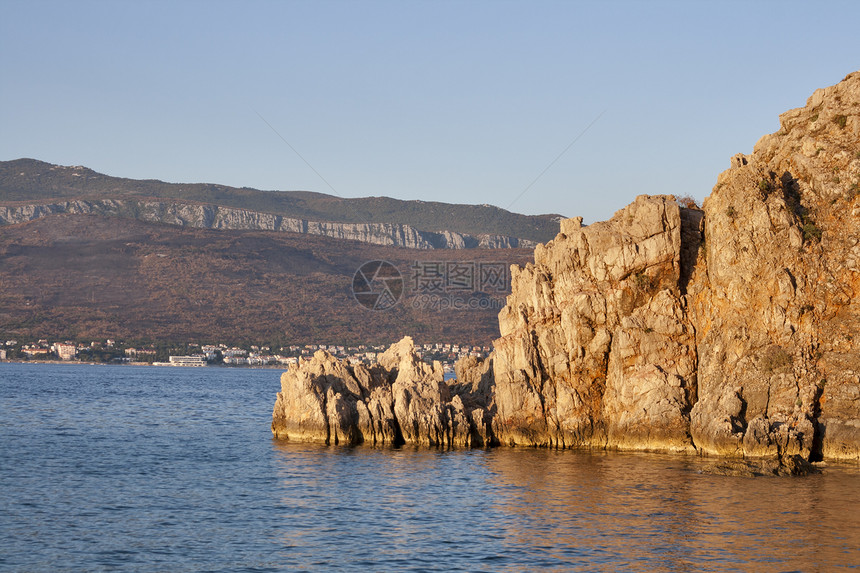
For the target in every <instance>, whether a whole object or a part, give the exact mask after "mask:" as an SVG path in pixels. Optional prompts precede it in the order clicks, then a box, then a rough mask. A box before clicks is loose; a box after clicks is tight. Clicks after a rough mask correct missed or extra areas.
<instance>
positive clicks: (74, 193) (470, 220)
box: [0, 159, 560, 249]
mask: <svg viewBox="0 0 860 573" xmlns="http://www.w3.org/2000/svg"><path fill="white" fill-rule="evenodd" d="M59 213H70V214H79V215H98V216H109V217H124V218H129V219H136V220H139V221H146V222H155V223H165V224H168V225H178V226H181V227H193V228H203V229H234V230H235V229H240V230H253V231H281V232H288V233H303V234H311V235H320V236H324V237H332V238H337V239H349V240H355V241H361V242H365V243H371V244H375V245H386V246H395V247H405V248H410V249H473V248H489V249H498V248H518V247H522V248H531V247H534V245H535V244H536V243H537V242H538V241H545V240H547V239H549V238H551V237H552V236H553V235H554V234H555V233H556V232H557V231H558V219H559V218H560V217H559V216H557V215H539V216H531V215H520V214H518V213H511V212H509V211H505V210H503V209H499V208H497V207H492V206H490V205H449V204H445V203H436V202H428V201H400V200H397V199H391V198H388V197H365V198H357V199H342V198H339V197H333V196H331V195H324V194H321V193H310V192H303V191H258V190H256V189H248V188H244V187H243V188H241V189H236V188H231V187H225V186H221V185H210V184H187V185H186V184H177V183H164V182H162V181H155V180H134V179H123V178H118V177H110V176H107V175H103V174H101V173H97V172H95V171H93V170H91V169H87V168H85V167H81V166H75V167H64V166H59V165H51V164H50V163H45V162H42V161H35V160H32V159H19V160H16V161H5V162H0V225H10V224H18V223H24V222H27V221H32V220H35V219H39V218H42V217H46V216H50V215H56V214H59Z"/></svg>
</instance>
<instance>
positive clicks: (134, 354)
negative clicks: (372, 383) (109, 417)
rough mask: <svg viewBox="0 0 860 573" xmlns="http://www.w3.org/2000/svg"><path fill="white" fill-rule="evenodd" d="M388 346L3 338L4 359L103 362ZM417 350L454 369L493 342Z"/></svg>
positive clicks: (187, 361) (292, 357)
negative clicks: (274, 345) (156, 343)
mask: <svg viewBox="0 0 860 573" xmlns="http://www.w3.org/2000/svg"><path fill="white" fill-rule="evenodd" d="M386 348H387V346H385V345H359V346H342V345H335V344H305V345H290V346H283V347H279V348H272V347H270V346H265V345H255V344H249V345H248V346H247V347H243V346H231V345H227V344H223V343H218V344H197V343H193V342H189V343H185V344H181V345H162V346H158V345H134V344H127V343H123V342H121V341H117V340H113V339H110V338H108V339H105V340H99V341H92V342H89V343H80V342H74V341H63V342H50V341H48V340H47V339H41V340H36V341H18V340H14V339H9V340H2V339H0V361H15V362H67V363H74V362H78V363H99V364H133V365H147V366H148V365H153V366H230V367H242V366H252V367H272V368H284V367H289V366H290V365H291V364H298V362H299V360H301V359H302V358H309V357H310V356H312V355H313V354H314V353H315V352H317V351H318V350H324V351H326V352H328V353H329V354H331V355H333V356H336V357H337V358H341V359H346V360H348V361H350V362H352V363H364V364H372V363H374V362H376V358H377V355H378V354H380V353H382V352H384V351H385V349H386ZM416 350H417V352H418V355H419V356H420V357H421V358H422V359H424V360H425V361H427V362H433V361H439V362H441V363H442V364H443V366H445V368H446V369H449V370H450V369H452V368H453V366H454V363H455V362H456V361H457V360H459V359H460V358H463V357H466V356H474V357H477V358H485V357H487V356H488V355H489V354H490V351H491V350H492V348H491V347H490V346H473V345H467V344H455V343H450V342H437V343H431V344H419V345H416Z"/></svg>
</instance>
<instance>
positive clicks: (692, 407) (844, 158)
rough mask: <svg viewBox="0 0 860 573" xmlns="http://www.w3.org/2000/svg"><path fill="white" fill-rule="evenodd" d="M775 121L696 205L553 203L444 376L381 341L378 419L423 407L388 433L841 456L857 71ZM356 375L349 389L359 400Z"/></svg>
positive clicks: (858, 206) (848, 417) (847, 390)
mask: <svg viewBox="0 0 860 573" xmlns="http://www.w3.org/2000/svg"><path fill="white" fill-rule="evenodd" d="M780 120H781V125H782V127H781V129H780V131H779V132H777V133H775V134H772V135H768V136H765V137H763V138H762V139H761V140H760V141H759V142H758V143H757V144H756V146H755V148H754V150H753V153H752V154H751V155H749V156H746V155H737V156H735V157H733V158H732V160H731V168H730V169H729V170H728V171H726V172H724V173H723V174H721V175H720V176H719V179H718V182H717V185H716V186H715V187H714V190H713V193H712V195H711V196H710V197H709V198H708V199H707V200H706V201H705V203H704V206H703V208H702V209H698V208H696V207H694V206H689V205H688V206H682V205H680V204H679V202H678V201H676V200H675V198H674V197H671V196H650V197H649V196H641V197H638V198H636V200H635V201H634V202H633V203H632V204H631V205H629V206H627V207H625V208H624V209H622V210H620V211H619V212H618V213H616V214H615V216H614V217H612V219H611V220H609V221H606V222H602V223H596V224H594V225H590V226H583V225H582V219H581V218H576V219H569V220H566V221H563V222H562V224H561V232H560V233H559V235H558V236H557V237H556V238H555V239H554V240H553V241H550V242H549V243H547V244H546V245H539V246H538V247H537V248H536V250H535V262H534V264H529V265H526V267H525V268H522V269H519V268H517V267H514V268H512V294H511V295H510V296H509V297H508V300H507V306H506V307H505V308H504V309H503V310H502V312H501V313H500V315H499V325H500V330H501V335H502V336H501V338H500V339H499V340H497V341H496V342H495V350H494V353H493V355H492V357H491V359H490V360H488V361H484V362H473V361H472V362H470V361H465V362H461V363H460V364H459V365H458V379H459V382H454V383H451V384H448V385H445V384H442V383H441V373H435V372H436V371H435V370H433V369H432V368H431V367H429V366H425V365H420V363H418V362H417V360H416V359H415V358H412V359H410V360H411V362H410V361H409V360H406V359H405V358H400V359H398V360H400V361H401V362H399V364H401V366H400V367H399V368H395V367H394V366H393V365H394V363H395V362H397V360H393V359H391V358H386V360H388V363H389V366H388V367H385V366H380V367H376V368H377V370H378V371H379V372H381V373H384V372H388V374H384V375H383V374H380V376H383V378H384V377H385V376H388V379H389V380H391V381H392V382H393V383H392V384H389V386H390V387H391V388H392V390H390V391H388V392H389V393H390V395H391V396H392V398H389V397H388V396H389V394H385V396H386V398H385V400H387V401H386V402H385V403H386V404H387V405H388V406H387V407H388V410H385V411H386V412H388V411H389V410H390V411H391V412H395V413H394V414H392V416H393V418H394V421H392V422H391V424H392V425H394V426H398V425H399V426H400V427H402V424H403V421H404V420H419V419H420V420H424V419H426V420H427V421H423V422H421V423H420V424H418V425H417V426H416V428H419V429H418V430H416V431H415V432H414V437H413V438H409V439H407V437H406V435H405V434H404V435H403V436H402V438H400V440H401V441H409V442H412V443H431V444H432V443H435V444H440V445H467V444H471V445H474V444H481V443H482V444H487V443H490V444H492V443H499V444H503V445H528V446H549V447H579V446H586V447H599V448H619V449H633V450H662V451H679V452H699V453H702V454H706V455H718V456H727V457H747V458H767V457H769V458H779V459H782V460H784V461H785V460H787V461H786V463H788V462H789V461H791V460H795V459H822V458H823V459H860V328H858V327H860V303H858V302H857V296H858V294H860V73H854V74H851V75H850V76H848V77H847V78H845V80H844V81H843V82H841V83H840V84H838V85H836V86H833V87H831V88H828V89H826V90H818V91H816V92H815V93H814V94H813V96H812V97H811V98H810V99H809V101H808V102H807V105H806V107H804V108H801V109H796V110H792V111H789V112H787V113H785V114H783V115H782V116H781V117H780ZM401 344H403V343H401ZM398 348H399V347H398ZM392 351H393V352H394V354H395V355H397V356H401V357H402V356H405V354H404V353H403V352H404V350H403V348H400V350H397V349H395V348H393V349H392V350H390V351H389V352H392ZM321 362H325V364H329V365H330V366H329V367H330V368H335V366H333V365H331V364H332V363H331V360H330V359H324V357H318V358H315V359H314V361H312V362H311V363H306V364H303V365H302V366H301V367H300V368H299V369H298V370H297V371H296V373H294V374H290V373H288V374H286V375H285V379H284V380H285V381H283V382H282V385H283V391H282V393H281V394H279V398H278V404H282V403H286V402H287V401H289V400H295V398H289V396H301V395H302V392H306V390H301V391H298V390H291V387H292V386H295V384H294V383H293V382H292V380H293V379H294V377H295V376H299V375H302V376H304V374H302V372H306V371H308V369H313V371H314V372H322V371H323V370H324V368H323V366H321V365H320V363H321ZM341 368H345V367H343V366H341ZM358 368H359V367H356V369H358ZM321 369H322V370H321ZM356 371H357V370H356ZM395 371H396V372H397V374H392V373H393V372H395ZM431 373H433V374H431ZM347 374H349V373H341V374H337V376H335V378H337V379H341V378H340V377H343V376H346V378H343V379H344V380H346V379H348V376H347ZM314 375H315V376H317V378H316V379H319V377H320V376H321V374H314ZM349 375H350V376H352V377H353V378H355V379H358V378H359V376H358V375H357V374H355V373H351V374H349ZM291 376H292V377H291ZM308 376H310V375H308ZM392 376H394V377H395V378H396V381H394V379H393V378H392ZM308 379H310V378H308ZM329 379H330V378H326V380H329ZM431 379H432V380H434V381H435V382H433V383H432V384H431V383H430V380H431ZM302 380H304V378H303V379H302ZM328 384H329V385H331V384H334V382H329V383H328ZM398 384H399V385H401V386H404V385H406V386H408V387H410V388H413V387H414V388H426V389H422V390H420V391H417V390H412V392H413V393H414V392H416V391H417V392H418V395H420V396H421V397H422V399H421V401H417V402H415V401H413V402H409V403H410V404H417V406H418V410H415V409H412V410H405V409H404V406H403V404H405V403H407V400H406V399H405V398H402V397H401V398H400V401H399V402H398V398H397V396H396V392H395V391H394V390H393V389H394V388H395V387H397V385H398ZM428 384H429V386H426V385H428ZM433 384H435V386H434V385H433ZM291 385H292V386H291ZM358 386H360V388H359V389H358V390H351V391H350V394H349V395H350V396H353V397H355V398H354V399H355V400H356V401H358V397H359V396H360V397H361V400H363V401H365V402H367V398H366V396H369V394H368V390H366V389H365V387H364V386H361V385H360V384H359V385H358ZM310 387H313V388H317V386H314V385H313V384H312V383H310V382H302V386H301V388H302V389H307V388H310ZM446 387H447V392H448V393H450V392H451V389H452V388H458V389H459V392H460V393H459V394H457V397H459V396H460V395H461V394H462V395H463V396H464V397H463V398H461V399H460V401H459V402H456V403H455V399H453V398H449V394H448V393H446V390H445V388H446ZM367 388H371V386H367ZM359 390H360V391H359ZM338 391H339V390H335V394H334V396H335V399H336V396H337V392H338ZM325 392H332V391H331V390H325ZM325 392H324V391H323V390H321V389H320V390H313V393H314V395H320V396H321V395H322V394H323V393H325ZM341 394H343V393H342V392H341ZM343 395H346V394H343ZM352 399H353V398H346V400H347V401H349V400H352ZM318 402H319V403H320V404H326V402H325V401H324V400H322V399H321V398H320V399H319V400H318ZM330 403H332V401H331V400H329V401H328V402H327V404H330ZM278 404H276V408H275V418H276V421H278V420H280V419H281V418H279V416H280V415H281V414H279V412H281V411H285V410H284V408H283V407H282V408H281V410H279V406H278ZM326 408H328V410H326ZM347 409H348V408H347ZM359 409H360V408H359ZM317 410H319V412H323V411H336V410H337V408H335V410H331V406H324V405H323V406H318V407H317ZM357 410H358V409H357ZM303 411H304V410H303V409H302V408H301V407H299V408H298V409H297V410H296V411H295V412H296V413H295V415H294V416H293V419H295V416H298V417H299V418H301V415H300V414H301V412H303ZM420 411H424V412H425V418H422V417H421V416H422V415H421V414H419V412H420ZM396 412H403V414H402V416H401V415H400V414H397V413H396ZM461 413H462V415H461ZM289 417H290V416H289V415H287V418H289ZM317 418H319V419H320V420H322V419H327V420H329V422H326V424H327V425H325V424H322V422H320V423H319V424H321V425H320V427H321V428H322V427H323V426H325V427H327V428H328V430H326V432H327V433H326V432H322V431H319V432H317V434H316V435H317V437H320V436H322V435H323V434H324V433H325V435H326V436H329V435H332V432H333V430H332V429H331V428H332V423H331V421H330V420H332V419H336V418H335V417H333V416H332V415H329V417H328V418H325V416H324V415H323V414H322V413H320V414H317ZM337 419H338V420H339V418H337ZM374 419H376V418H374ZM386 419H387V418H386ZM350 420H359V422H357V426H356V427H357V428H358V430H356V431H357V432H358V433H359V434H361V435H362V436H364V437H363V440H364V441H373V440H369V439H368V437H367V436H371V435H372V433H367V432H365V431H364V430H362V429H361V428H362V427H364V426H362V425H361V424H362V423H361V422H360V416H358V414H356V415H355V416H353V418H350ZM461 420H465V421H466V422H467V423H468V424H469V431H468V432H465V431H463V432H462V433H459V434H458V433H457V432H461V430H460V429H461V428H464V425H463V422H461ZM338 423H340V422H338ZM446 424H447V425H446ZM276 425H277V426H278V427H279V428H280V427H282V426H283V425H284V424H283V423H282V422H278V423H277V424H276ZM287 425H289V423H287ZM354 425H355V424H353V423H352V422H350V423H349V424H347V426H349V427H353V426H354ZM431 428H437V429H436V430H431ZM480 428H483V431H482V433H481V430H480ZM350 431H352V430H350ZM446 432H447V434H446ZM275 433H276V435H286V434H287V433H285V432H283V431H280V430H277V429H276V430H275ZM476 433H480V437H481V439H480V440H478V439H471V440H469V439H465V437H462V438H456V437H454V436H466V435H470V436H474V435H476ZM292 435H293V434H290V436H292ZM296 435H299V434H296ZM349 435H357V434H355V432H353V434H349ZM441 435H450V436H452V437H451V438H448V439H447V440H445V439H441V438H439V437H436V438H432V439H431V438H430V437H429V436H441ZM349 441H350V442H351V443H355V442H356V441H362V440H361V439H357V440H354V439H350V440H349ZM375 441H376V442H377V443H380V440H375ZM389 441H392V440H389ZM393 441H394V442H397V441H398V440H397V439H395V440H393ZM381 442H385V441H384V440H382V441H381ZM797 456H799V458H797ZM789 465H791V464H789ZM774 467H777V466H774ZM779 467H782V466H779Z"/></svg>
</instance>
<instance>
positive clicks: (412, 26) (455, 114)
mask: <svg viewBox="0 0 860 573" xmlns="http://www.w3.org/2000/svg"><path fill="white" fill-rule="evenodd" d="M857 22H860V4H858V3H856V2H818V3H814V4H813V3H806V2H803V3H801V2H776V1H774V2H680V1H677V2H657V1H655V2H645V1H636V2H622V1H615V2H612V1H610V2H600V3H598V2H551V1H532V2H524V1H523V2H521V1H504V0H502V1H498V0H497V1H462V2H454V1H439V2H429V1H423V2H419V1H412V2H409V1H362V2H358V1H353V2H346V1H316V2H310V1H302V2H299V1H294V2H263V1H256V2H255V1H250V2H241V3H240V2H212V1H207V2H191V1H177V2H167V1H164V2H145V1H138V2H131V1H112V2H109V1H95V2H93V1H76V2H40V1H27V2H24V1H17V0H0V160H9V159H16V158H19V157H32V158H36V159H41V160H44V161H49V162H51V163H59V164H64V165H86V166H88V167H91V168H93V169H95V170H97V171H101V172H104V173H108V174H111V175H117V176H124V177H132V178H154V179H163V180H166V181H173V182H211V183H222V184H227V185H233V186H248V187H255V188H259V189H279V190H295V189H303V190H311V191H319V192H323V193H331V194H337V195H339V196H342V197H362V196H372V195H387V196H391V197H397V198H401V199H422V200H438V201H446V202H455V203H490V204H494V205H498V206H500V207H503V208H510V209H511V210H513V211H518V212H523V213H529V214H538V213H560V214H563V215H566V216H575V215H582V216H584V217H585V219H586V221H587V222H591V221H595V220H602V219H605V218H608V217H610V216H611V215H612V213H613V212H614V211H616V210H617V209H620V208H621V207H623V206H624V205H626V204H627V203H629V202H630V201H632V200H633V198H634V197H635V196H636V195H638V194H642V193H648V194H658V193H669V194H676V195H685V194H690V195H692V196H694V197H696V198H698V199H702V198H704V197H705V196H706V195H707V194H708V193H710V189H711V187H712V186H713V185H714V183H715V182H716V178H717V175H718V173H719V172H720V171H723V170H724V169H726V168H727V167H728V165H729V157H730V156H731V155H733V154H734V153H737V152H747V153H748V152H750V151H751V150H752V147H753V145H754V144H755V142H756V140H757V139H758V138H759V137H760V136H762V135H764V134H765V133H770V132H773V131H776V130H777V129H778V127H779V124H778V115H779V114H780V113H782V112H783V111H785V110H787V109H790V108H794V107H799V106H802V105H804V104H805V102H806V98H807V97H808V96H809V95H810V94H811V93H812V92H813V91H814V90H815V89H816V88H819V87H825V86H828V85H831V84H834V83H836V82H838V81H840V80H841V79H842V78H843V77H844V76H845V75H847V74H848V73H849V72H852V71H855V70H858V69H860V42H858V34H857ZM270 125H271V127H270ZM589 126H590V127H589ZM272 128H274V130H273V129H272ZM275 132H277V133H275ZM282 138H283V139H282ZM285 141H286V143H285ZM571 144H572V145H571ZM290 146H292V148H291V147H290ZM568 146H569V147H568ZM293 148H294V149H295V150H296V151H297V152H298V153H299V154H301V157H299V155H297V154H296V152H294V151H293ZM565 149H567V151H565V152H564V153H562V152H563V151H564V150H565ZM559 154H561V156H560V157H559ZM302 157H303V158H304V160H303V159H302ZM556 159H557V160H556ZM308 164H310V166H312V168H311V167H309V165H308ZM547 167H549V168H548V169H547ZM542 173H543V174H542ZM541 174H542V175H541ZM320 176H322V178H321V177H320Z"/></svg>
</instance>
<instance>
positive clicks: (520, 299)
mask: <svg viewBox="0 0 860 573" xmlns="http://www.w3.org/2000/svg"><path fill="white" fill-rule="evenodd" d="M699 221H700V218H699V217H697V216H695V214H687V213H685V214H684V216H683V217H682V208H681V207H679V206H678V204H677V203H676V201H675V200H674V198H673V197H670V196H661V197H644V196H643V197H639V198H637V200H636V201H635V202H634V203H633V204H631V205H630V206H628V207H626V208H625V209H622V210H621V211H619V212H618V213H616V214H615V216H614V217H613V218H612V219H611V220H610V221H607V222H604V223H597V224H595V225H591V226H588V227H583V226H581V220H579V219H572V220H567V221H563V222H562V228H561V233H560V234H559V235H558V237H556V239H555V240H554V241H551V242H550V243H548V244H547V245H545V246H539V247H538V248H537V249H536V250H535V263H534V264H533V265H532V264H529V265H527V266H526V267H525V268H523V269H515V268H512V282H511V284H512V288H513V293H512V294H511V295H510V296H509V297H508V304H507V306H506V307H505V308H504V309H503V310H502V312H501V314H500V315H499V326H500V330H501V334H502V338H500V339H499V340H497V341H496V343H495V352H494V378H495V382H496V388H495V403H496V406H497V409H498V412H497V416H496V418H495V419H494V423H493V428H494V431H495V434H496V436H498V438H499V439H500V440H501V442H502V443H507V444H511V445H516V444H522V445H532V446H554V447H575V446H595V447H609V446H612V447H624V448H634V449H636V448H640V447H644V448H645V449H668V450H678V451H684V450H690V449H692V445H691V443H690V440H689V412H690V409H691V407H692V405H693V403H694V402H695V397H696V351H695V337H694V330H693V327H692V325H691V324H690V321H689V317H688V316H687V308H686V305H685V303H684V299H683V294H684V293H683V288H682V283H681V276H682V268H681V250H682V249H681V244H682V241H681V237H682V234H683V233H685V232H687V229H686V227H688V226H693V227H694V228H696V227H697V226H698V224H699Z"/></svg>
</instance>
